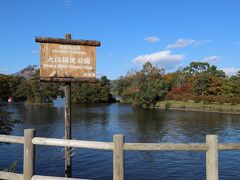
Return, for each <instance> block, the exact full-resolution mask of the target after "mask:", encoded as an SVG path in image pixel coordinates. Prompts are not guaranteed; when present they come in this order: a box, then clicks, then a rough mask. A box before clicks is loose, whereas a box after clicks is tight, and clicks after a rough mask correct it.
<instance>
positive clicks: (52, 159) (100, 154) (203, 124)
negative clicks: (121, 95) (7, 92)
mask: <svg viewBox="0 0 240 180" xmlns="http://www.w3.org/2000/svg"><path fill="white" fill-rule="evenodd" d="M2 106H4V107H5V108H6V109H8V110H9V111H11V112H13V116H14V118H16V119H20V120H22V121H23V122H24V123H22V124H19V125H17V126H16V128H15V129H14V131H13V132H12V134H16V135H23V129H25V128H34V129H36V131H37V136H43V137H54V138H62V137H63V136H64V107H63V103H62V101H59V102H58V103H55V105H54V106H53V107H46V106H27V105H24V104H21V103H18V104H10V105H8V104H2ZM72 123H73V124H72V126H73V128H72V130H73V138H74V139H85V140H99V141H112V136H113V134H116V133H123V134H124V135H125V138H126V141H127V142H180V143H183V142H194V143H197V142H205V136H206V135H207V134H218V136H219V141H220V142H240V136H239V133H240V116H239V115H230V114H217V113H206V112H185V111H164V110H159V109H141V108H136V107H133V106H131V105H126V104H109V105H98V104H93V105H72ZM73 153H74V155H73V175H74V176H75V177H81V178H90V179H112V153H111V152H108V151H94V150H86V149H74V150H73ZM63 155H64V153H63V148H58V147H46V146H37V160H36V162H37V164H36V166H37V173H38V174H43V175H55V176H63V175H64V159H63ZM239 155H240V152H221V153H220V179H240V175H239V174H238V173H237V172H238V168H237V167H238V166H239V165H240V160H238V159H237V158H235V157H237V156H239ZM204 159H205V154H204V153H203V152H199V153H196V152H127V153H126V177H127V179H191V178H192V177H193V176H194V177H195V179H204V178H205V160H204ZM0 160H1V161H0V162H1V163H0V168H3V167H6V165H8V164H9V163H10V162H12V161H13V160H18V161H19V164H18V171H20V172H21V171H22V146H21V145H2V144H1V145H0Z"/></svg>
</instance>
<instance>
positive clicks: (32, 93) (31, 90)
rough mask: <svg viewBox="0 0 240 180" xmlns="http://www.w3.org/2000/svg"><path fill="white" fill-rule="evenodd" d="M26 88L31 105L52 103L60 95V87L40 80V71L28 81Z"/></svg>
mask: <svg viewBox="0 0 240 180" xmlns="http://www.w3.org/2000/svg"><path fill="white" fill-rule="evenodd" d="M25 88H26V89H27V101H28V102H29V103H37V104H42V103H52V101H53V100H54V99H56V98H57V96H58V94H59V85H58V84H56V83H42V82H40V78H39V69H38V70H37V71H36V73H35V74H34V75H33V77H32V78H31V79H30V80H28V83H27V84H26V86H25Z"/></svg>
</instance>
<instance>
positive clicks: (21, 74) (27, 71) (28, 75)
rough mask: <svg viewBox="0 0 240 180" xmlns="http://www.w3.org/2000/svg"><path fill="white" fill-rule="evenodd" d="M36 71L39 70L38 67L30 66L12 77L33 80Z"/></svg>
mask: <svg viewBox="0 0 240 180" xmlns="http://www.w3.org/2000/svg"><path fill="white" fill-rule="evenodd" d="M36 70H37V65H29V66H27V67H26V68H24V69H22V70H20V71H19V72H16V73H14V74H12V75H13V76H18V77H23V78H26V79H29V78H31V76H32V75H33V74H35V73H36Z"/></svg>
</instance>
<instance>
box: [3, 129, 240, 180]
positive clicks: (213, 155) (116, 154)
mask: <svg viewBox="0 0 240 180" xmlns="http://www.w3.org/2000/svg"><path fill="white" fill-rule="evenodd" d="M0 142H3V143H16V144H24V165H23V167H24V175H23V174H17V173H10V172H3V171H0V179H20V180H22V179H23V180H31V179H32V180H38V179H46V180H58V179H63V178H62V177H61V178H59V177H49V176H38V175H34V159H35V152H34V145H46V146H60V147H75V148H87V149H98V150H111V151H113V178H114V180H124V159H125V158H124V152H125V151H205V152H206V178H207V180H210V179H211V180H218V151H227V150H240V143H219V144H218V140H217V136H216V135H207V136H206V143H182V144H181V143H125V142H124V136H123V135H121V134H118V135H114V136H113V142H100V141H84V140H67V139H56V138H43V137H34V130H29V129H28V130H25V131H24V137H22V136H10V135H0ZM29 162H31V163H29ZM64 179H66V180H67V179H69V180H71V179H72V180H75V179H74V178H64Z"/></svg>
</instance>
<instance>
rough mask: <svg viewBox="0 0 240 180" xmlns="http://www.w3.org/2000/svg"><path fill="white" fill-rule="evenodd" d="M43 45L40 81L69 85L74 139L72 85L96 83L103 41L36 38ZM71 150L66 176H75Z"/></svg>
mask: <svg viewBox="0 0 240 180" xmlns="http://www.w3.org/2000/svg"><path fill="white" fill-rule="evenodd" d="M35 41H36V42H39V43H41V52H40V80H41V81H43V82H63V83H65V87H64V94H65V101H64V102H65V106H64V112H65V129H64V137H65V139H71V138H72V125H71V124H72V123H71V82H95V81H96V46H100V42H99V41H91V40H72V39H71V34H65V39H59V38H43V37H36V38H35ZM71 164H72V158H71V148H70V147H65V176H66V177H71V176H72V165H71Z"/></svg>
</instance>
